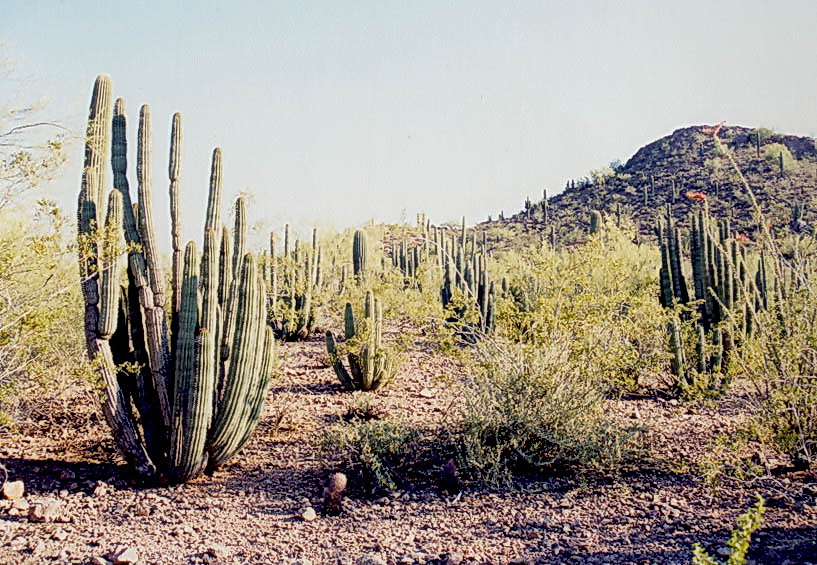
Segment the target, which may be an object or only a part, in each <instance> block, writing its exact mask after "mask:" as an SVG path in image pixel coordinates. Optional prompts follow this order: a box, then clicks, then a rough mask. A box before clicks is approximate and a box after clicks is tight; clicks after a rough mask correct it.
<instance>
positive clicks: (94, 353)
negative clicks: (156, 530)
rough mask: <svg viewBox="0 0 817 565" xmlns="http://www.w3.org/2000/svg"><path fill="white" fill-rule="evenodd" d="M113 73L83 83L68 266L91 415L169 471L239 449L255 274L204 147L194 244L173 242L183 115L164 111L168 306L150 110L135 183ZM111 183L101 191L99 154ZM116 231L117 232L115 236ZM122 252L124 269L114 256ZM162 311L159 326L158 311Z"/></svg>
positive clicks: (168, 476)
mask: <svg viewBox="0 0 817 565" xmlns="http://www.w3.org/2000/svg"><path fill="white" fill-rule="evenodd" d="M111 101H112V87H111V80H110V78H109V77H107V76H105V75H101V76H99V77H98V78H97V80H96V83H95V85H94V89H93V94H92V99H91V106H90V112H89V118H88V130H87V138H86V145H85V168H84V172H83V177H82V187H81V191H80V195H79V202H78V223H79V226H78V227H79V230H78V231H79V242H80V250H81V251H80V275H81V280H82V290H83V294H84V298H85V333H86V341H87V346H88V352H89V356H90V358H91V361H92V362H93V364H94V366H95V368H96V370H97V372H98V374H99V376H100V377H101V380H102V383H103V385H104V392H103V395H102V404H103V412H104V414H105V418H106V420H107V422H108V424H109V425H110V427H111V429H112V431H113V436H114V439H115V441H116V443H117V446H118V448H119V450H120V451H121V453H122V455H123V456H124V458H125V459H126V461H127V462H128V464H129V465H130V466H131V467H132V468H133V470H134V471H135V472H136V473H137V474H138V475H139V476H140V478H142V479H143V480H147V481H159V482H181V481H186V480H188V479H190V478H192V477H194V476H196V475H198V474H200V473H202V472H204V471H212V470H214V469H216V468H218V467H219V466H221V465H222V464H223V463H224V462H225V461H226V460H227V459H229V458H230V457H231V456H233V455H234V454H235V453H237V452H238V451H239V450H240V449H241V447H242V446H243V445H244V443H245V442H246V441H247V440H248V439H249V437H250V435H251V434H252V432H253V430H254V428H255V425H256V423H257V421H258V419H259V417H260V414H261V410H262V405H263V402H264V398H265V396H266V391H267V385H268V381H269V377H270V375H271V373H272V369H273V361H274V360H273V355H274V339H273V334H272V331H271V329H270V328H268V327H267V326H266V323H265V321H266V316H265V301H264V295H265V288H264V287H265V284H264V281H263V280H262V279H261V278H260V277H259V273H258V267H257V265H256V260H255V258H254V257H253V255H252V254H250V253H245V250H246V249H245V246H246V223H245V209H244V203H243V201H242V200H240V199H239V201H238V202H237V204H236V230H235V232H234V234H233V241H232V243H231V237H230V233H229V231H228V230H227V229H226V228H224V227H223V226H222V224H221V213H220V209H221V190H222V187H221V184H222V180H221V179H222V155H221V150H220V149H218V148H216V149H215V150H214V151H213V158H212V168H211V176H210V192H209V200H208V204H207V220H206V224H205V229H204V245H203V249H202V251H201V253H199V250H198V249H197V246H196V244H195V243H194V242H192V241H191V242H189V243H188V244H187V245H186V247H185V249H184V252H182V250H181V240H180V233H181V222H180V210H179V208H180V206H179V202H180V198H179V179H180V173H181V159H180V155H181V140H182V131H181V118H180V116H179V115H178V114H176V115H174V117H173V127H172V139H171V146H170V165H169V170H168V173H169V184H170V207H171V239H172V249H173V272H172V274H171V279H170V280H171V287H172V288H171V289H170V292H171V295H170V304H169V305H167V306H166V304H165V302H166V300H167V294H168V293H167V291H166V289H165V278H164V273H163V271H162V268H161V264H160V260H159V255H158V248H157V242H156V232H155V228H154V224H153V211H152V194H153V192H152V191H153V189H152V178H151V142H150V138H151V122H150V109H149V107H148V106H142V108H141V110H140V113H139V130H138V146H137V166H136V170H137V179H138V191H137V194H138V196H137V198H138V201H137V203H136V204H132V203H131V194H130V188H129V182H128V177H127V140H126V135H125V132H126V115H125V103H124V101H123V100H122V99H118V100H117V101H116V103H115V105H113V104H112V103H111ZM109 150H110V155H111V157H110V163H111V167H112V170H113V190H111V191H110V193H109V195H108V196H107V199H106V198H105V190H106V181H107V178H106V177H107V174H106V173H107V167H108V164H107V159H108V155H109ZM123 240H124V241H123ZM125 250H127V273H126V275H125V274H123V272H122V264H121V262H122V260H121V259H120V256H121V255H122V253H123V252H124V251H125ZM166 308H167V312H168V315H169V316H170V324H169V326H170V328H171V330H170V331H169V328H168V321H167V319H166Z"/></svg>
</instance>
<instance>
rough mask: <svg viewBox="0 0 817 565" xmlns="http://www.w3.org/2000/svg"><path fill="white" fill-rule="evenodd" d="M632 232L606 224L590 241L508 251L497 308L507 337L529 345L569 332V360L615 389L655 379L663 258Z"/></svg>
mask: <svg viewBox="0 0 817 565" xmlns="http://www.w3.org/2000/svg"><path fill="white" fill-rule="evenodd" d="M631 238H632V234H629V233H626V232H625V231H622V230H617V229H616V228H615V227H614V226H612V225H609V223H608V225H607V226H606V227H605V231H604V233H603V235H602V237H599V238H595V239H593V240H591V241H590V242H588V243H587V244H585V245H581V246H577V247H574V248H569V249H565V250H562V251H558V252H553V250H551V249H550V248H549V246H548V245H546V244H543V245H541V246H539V247H534V248H529V249H528V250H526V251H524V252H522V253H516V254H514V253H509V254H508V255H507V256H506V257H505V260H504V262H503V264H504V266H505V268H506V270H507V273H508V275H507V276H508V288H509V292H508V294H507V295H506V296H504V297H503V298H502V299H501V300H499V305H498V312H497V322H498V324H499V326H500V328H501V330H502V333H503V335H504V336H505V337H507V338H509V339H510V340H512V341H516V342H520V343H525V344H531V345H545V344H547V342H548V340H549V339H551V336H552V335H553V334H554V333H555V334H557V335H564V336H569V337H570V338H571V339H570V340H569V341H568V342H567V343H566V345H565V347H566V348H567V352H568V358H569V359H570V360H571V361H576V362H579V361H580V362H581V363H580V364H581V366H582V371H583V375H584V376H587V377H590V378H592V379H594V380H597V381H599V382H603V383H606V384H607V385H608V386H609V387H610V388H611V389H614V390H617V391H624V390H632V389H635V388H637V387H639V386H640V385H642V384H644V382H645V381H649V380H651V379H652V380H655V377H656V376H657V375H659V374H660V373H661V372H663V371H665V370H666V367H667V354H666V351H665V346H664V341H665V339H666V332H665V327H666V322H665V316H666V314H665V313H664V312H662V310H661V308H660V306H659V305H658V301H657V300H656V296H657V293H658V287H657V284H656V283H657V266H658V257H657V253H656V250H655V248H653V247H648V246H638V245H635V244H633V243H632V241H631Z"/></svg>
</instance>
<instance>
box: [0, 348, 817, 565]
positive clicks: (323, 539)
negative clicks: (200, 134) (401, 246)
mask: <svg viewBox="0 0 817 565" xmlns="http://www.w3.org/2000/svg"><path fill="white" fill-rule="evenodd" d="M418 340H419V341H418V343H417V347H416V349H415V350H414V351H413V352H412V353H411V354H410V356H409V358H408V359H407V361H406V363H405V364H404V366H403V368H402V370H401V373H400V375H399V377H398V378H397V379H396V380H395V381H394V383H393V384H392V386H391V387H389V389H388V390H386V391H384V392H382V393H380V394H379V395H378V398H379V400H378V402H379V403H380V404H382V405H383V406H384V407H385V410H386V412H387V413H389V414H399V415H402V416H403V417H404V418H405V419H406V420H407V421H408V422H409V423H410V424H412V425H417V426H419V427H433V426H435V425H438V424H439V423H440V422H441V421H443V420H444V419H445V418H450V417H451V413H452V403H454V402H455V401H456V400H457V395H456V393H455V386H452V384H451V383H455V382H456V380H457V376H458V374H459V372H458V369H457V368H456V366H455V365H454V364H453V363H451V362H450V361H448V360H446V359H444V358H442V357H440V356H439V355H435V354H434V353H432V352H431V350H430V348H429V347H427V344H423V343H422V340H421V338H419V337H418ZM282 352H283V354H282V355H283V359H282V367H283V370H282V374H281V376H280V377H279V378H278V379H277V380H276V382H275V383H274V385H273V387H272V390H271V391H270V394H269V401H268V404H267V407H266V409H265V414H264V416H263V420H262V422H261V424H260V425H259V427H258V430H257V432H256V435H255V437H254V439H253V441H252V442H251V443H250V444H249V445H248V446H247V447H246V448H245V450H244V451H243V453H242V454H241V455H240V456H239V457H237V458H236V459H235V460H234V462H232V463H231V464H230V465H228V466H227V467H226V468H225V469H223V470H221V471H220V472H218V473H217V474H216V475H215V476H213V477H202V478H200V479H198V480H196V481H193V482H191V483H189V484H186V485H183V486H179V487H174V488H139V487H134V486H131V485H129V484H128V483H127V481H126V480H125V479H124V476H125V475H124V470H123V468H122V467H121V466H120V459H119V458H118V456H117V455H116V454H115V453H114V452H113V445H112V442H111V441H110V439H109V437H108V436H107V429H106V428H105V426H104V424H103V423H101V422H100V421H99V418H98V417H97V416H96V414H95V413H93V410H92V409H91V408H90V406H89V404H88V400H87V398H88V396H89V395H88V394H87V393H85V394H83V395H82V396H79V397H78V398H77V402H76V404H75V405H74V406H73V407H71V409H70V410H69V413H68V414H67V415H65V414H63V415H51V416H50V417H48V418H42V419H41V420H39V425H38V423H37V422H33V423H29V424H28V425H23V426H22V427H21V431H20V432H18V433H16V434H9V433H7V434H5V435H2V436H0V462H2V463H4V464H5V466H6V467H7V468H8V472H9V480H17V479H19V480H23V481H24V482H25V485H26V489H27V494H26V501H27V502H28V503H30V504H34V503H36V502H38V501H41V500H44V499H49V500H56V501H58V504H59V516H58V521H57V522H53V523H34V522H30V521H29V520H28V519H27V518H26V517H25V515H26V514H27V513H26V512H24V511H23V512H21V511H19V510H16V511H15V510H13V509H11V508H10V506H11V503H10V502H7V501H2V502H0V562H2V563H43V562H59V563H92V562H97V563H103V561H101V560H99V558H100V557H103V556H106V555H108V554H109V553H110V552H112V551H114V550H115V549H116V548H117V547H118V546H126V547H129V548H133V549H135V550H136V553H138V559H139V562H140V563H302V564H306V563H312V564H318V563H337V564H342V563H354V564H356V563H361V564H363V563H370V564H376V563H387V564H402V563H405V564H409V563H450V564H453V563H458V562H460V563H486V564H494V563H498V564H499V563H510V562H513V563H688V562H689V561H690V559H691V547H692V544H693V543H694V542H700V543H702V544H703V545H704V546H705V547H706V548H708V549H709V550H710V551H711V552H712V553H715V554H716V555H717V551H718V549H720V548H723V547H725V545H726V540H727V539H728V537H729V532H730V530H731V529H732V528H733V527H734V524H735V521H736V519H737V517H738V516H739V515H740V514H741V513H742V512H744V511H745V510H746V509H747V508H749V507H750V506H751V505H752V502H753V496H754V492H756V491H755V490H752V489H750V488H748V487H740V488H739V487H730V488H728V489H722V490H720V491H719V492H711V491H710V489H709V488H708V487H707V486H706V485H704V484H703V481H702V479H701V478H700V477H699V476H697V475H696V474H695V472H694V469H695V463H696V461H697V460H698V459H699V457H700V454H701V453H702V452H703V451H704V447H705V446H706V445H707V444H708V443H709V442H710V441H711V440H712V439H713V438H714V437H715V436H716V435H717V434H718V433H722V432H724V431H728V430H729V429H730V427H731V426H732V425H733V423H734V422H735V421H736V420H737V419H738V418H740V415H741V413H742V410H741V404H740V398H739V397H734V398H732V397H730V398H727V399H725V400H724V401H722V402H720V403H717V404H715V405H711V406H703V407H702V406H686V405H683V404H681V403H677V402H675V401H672V402H670V401H666V400H661V399H659V398H656V397H644V398H631V399H623V400H617V401H610V409H611V411H612V412H614V413H615V414H616V415H617V417H619V418H621V419H622V420H626V421H628V422H630V423H637V424H641V425H643V426H645V427H646V428H647V430H648V431H647V436H648V438H649V440H648V445H649V449H650V453H649V455H650V458H651V460H652V461H654V462H656V463H655V464H654V465H652V469H647V468H646V467H645V468H644V469H641V470H640V471H638V472H634V471H630V472H623V473H620V474H615V475H609V476H587V475H579V476H562V477H555V478H545V479H542V480H538V481H532V480H531V481H525V482H524V483H522V484H520V485H519V486H518V489H517V490H514V491H510V492H492V491H488V490H485V489H482V488H479V487H478V486H476V485H469V486H467V487H466V488H465V489H464V491H463V492H462V493H461V494H459V495H456V496H450V495H445V494H442V493H441V492H440V490H439V489H438V488H437V487H436V486H435V485H434V484H433V481H421V482H418V483H417V484H414V485H410V486H407V487H405V488H404V489H402V490H399V491H397V492H393V493H390V494H387V495H386V496H375V497H366V496H364V495H362V494H354V493H359V492H360V490H359V489H358V490H353V491H352V492H353V495H352V496H351V497H350V498H348V499H347V500H346V501H345V505H346V506H345V508H346V511H345V514H344V515H343V516H340V517H324V516H321V515H320V513H318V516H317V518H316V519H315V520H314V521H310V522H307V521H304V520H303V519H302V518H301V516H300V515H301V512H302V510H303V508H304V507H305V506H307V505H311V506H313V507H314V508H315V509H318V510H319V509H320V502H321V489H322V484H323V482H324V481H325V479H326V477H327V476H328V475H329V474H330V473H331V472H333V471H335V470H336V469H333V468H331V467H328V466H326V465H325V464H324V463H323V462H321V461H320V459H319V457H318V451H317V449H316V447H315V444H316V442H317V441H318V440H319V439H320V438H321V436H322V435H323V433H324V430H325V429H326V426H327V425H330V424H332V423H334V422H337V421H338V419H339V416H340V415H341V414H342V413H343V412H344V411H345V410H346V409H347V408H348V406H349V405H350V404H351V402H352V399H353V395H352V394H350V393H347V392H343V391H342V390H341V388H340V385H339V384H338V383H337V380H336V377H335V376H334V373H333V372H332V369H331V368H329V367H327V365H326V363H325V358H326V357H325V352H324V348H323V341H322V340H321V339H319V338H313V339H311V340H309V341H307V342H305V343H293V344H285V345H284V346H283V347H282ZM444 376H445V377H446V378H442V377H444ZM60 418H62V419H61V420H60ZM809 477H810V476H808V475H805V474H803V473H800V474H797V473H794V472H790V473H788V474H783V475H781V476H778V477H777V478H776V479H775V480H774V481H773V482H769V483H764V484H762V485H758V486H756V487H755V488H756V489H758V490H761V489H762V490H763V492H764V494H765V495H766V496H770V495H771V498H770V500H769V503H768V505H769V508H768V510H767V513H766V516H765V519H764V523H763V527H762V528H761V530H760V531H759V532H758V533H757V534H756V535H755V538H754V539H753V545H752V551H751V552H750V558H751V559H752V560H753V561H754V562H755V563H786V562H788V563H806V562H809V561H811V562H815V563H817V503H816V502H815V498H814V495H815V493H817V485H813V484H810V483H809V482H808V481H809V480H810V479H809ZM0 478H2V474H1V473H0ZM775 485H776V487H778V490H777V491H773V490H770V489H771V487H773V486H775ZM775 492H778V494H775ZM780 492H782V493H784V494H779V493H780ZM718 557H719V558H720V559H725V558H724V557H723V554H720V555H718ZM94 559H96V561H93V560H94ZM378 559H379V560H378Z"/></svg>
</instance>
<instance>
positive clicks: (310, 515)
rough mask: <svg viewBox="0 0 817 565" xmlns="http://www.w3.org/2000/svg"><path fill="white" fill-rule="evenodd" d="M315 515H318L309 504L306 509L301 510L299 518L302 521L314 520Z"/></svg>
mask: <svg viewBox="0 0 817 565" xmlns="http://www.w3.org/2000/svg"><path fill="white" fill-rule="evenodd" d="M317 517H318V515H317V513H316V512H315V509H314V508H312V507H311V506H309V507H307V509H306V510H304V511H303V512H301V520H303V521H304V522H311V521H312V520H314V519H315V518H317Z"/></svg>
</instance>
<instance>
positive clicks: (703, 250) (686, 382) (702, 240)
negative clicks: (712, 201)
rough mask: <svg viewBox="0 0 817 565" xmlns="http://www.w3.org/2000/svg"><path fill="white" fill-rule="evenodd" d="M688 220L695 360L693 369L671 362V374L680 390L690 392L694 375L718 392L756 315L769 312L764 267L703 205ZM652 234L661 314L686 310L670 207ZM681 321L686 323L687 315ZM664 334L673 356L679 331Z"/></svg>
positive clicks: (678, 239) (677, 237)
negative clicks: (655, 240) (706, 379)
mask: <svg viewBox="0 0 817 565" xmlns="http://www.w3.org/2000/svg"><path fill="white" fill-rule="evenodd" d="M690 220H691V221H690V224H691V230H690V236H689V250H690V261H691V269H690V270H691V272H692V280H693V290H694V300H695V301H696V302H697V309H698V314H697V316H696V317H694V319H693V322H694V324H695V331H696V334H697V346H696V356H697V359H696V361H695V362H694V363H686V362H684V363H679V362H678V361H679V359H678V358H676V359H675V361H674V362H673V373H674V374H675V375H676V377H677V378H678V384H679V386H680V387H681V388H689V387H690V386H692V385H693V384H694V383H695V382H696V379H695V378H694V375H693V372H697V373H698V375H703V374H709V375H712V376H713V377H714V378H713V379H712V380H711V381H710V388H717V387H718V386H720V385H721V384H722V383H720V382H719V379H720V373H721V371H722V369H723V368H725V367H728V364H729V358H730V356H731V354H732V353H733V352H734V350H735V348H736V347H737V346H738V345H739V341H740V340H741V339H745V337H747V336H751V334H752V332H753V330H754V324H755V322H754V319H755V313H756V312H757V311H758V310H762V309H765V308H767V307H768V302H767V301H768V297H767V296H768V295H767V290H766V282H765V281H766V278H765V277H766V275H765V261H764V257H763V255H762V254H761V255H760V256H759V258H758V260H757V261H750V260H749V258H747V252H746V248H745V247H740V245H741V244H739V243H738V238H737V236H736V235H735V234H733V233H732V231H731V228H730V225H729V221H728V219H722V220H720V221H719V222H715V221H713V220H711V219H710V217H709V214H708V211H707V208H706V203H704V204H703V205H702V207H701V208H700V209H698V210H696V211H694V212H693V213H692V215H691V218H690ZM656 231H657V234H658V238H659V244H660V249H661V269H660V271H659V281H660V295H659V296H660V300H661V304H662V305H663V306H664V307H666V308H674V307H675V305H686V304H689V303H690V300H691V297H690V295H689V291H688V289H687V282H686V278H685V274H684V269H683V268H682V264H683V257H682V253H681V236H680V231H679V229H678V227H677V226H676V225H675V222H674V219H673V217H672V212H671V209H670V207H669V206H668V207H667V213H666V221H663V220H661V219H659V222H658V226H657V229H656ZM750 263H756V264H757V270H756V272H755V273H754V275H753V276H752V275H751V274H750V273H749V265H750ZM684 316H685V317H686V318H687V319H689V318H690V314H685V315H684ZM669 331H670V342H671V346H672V348H673V353H674V355H676V356H677V354H678V353H677V352H675V348H676V345H677V346H678V347H681V348H683V343H682V340H681V337H680V333H679V332H680V330H678V328H670V329H669ZM674 333H675V334H677V335H673V334H674ZM679 344H680V345H679Z"/></svg>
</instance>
